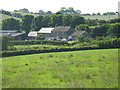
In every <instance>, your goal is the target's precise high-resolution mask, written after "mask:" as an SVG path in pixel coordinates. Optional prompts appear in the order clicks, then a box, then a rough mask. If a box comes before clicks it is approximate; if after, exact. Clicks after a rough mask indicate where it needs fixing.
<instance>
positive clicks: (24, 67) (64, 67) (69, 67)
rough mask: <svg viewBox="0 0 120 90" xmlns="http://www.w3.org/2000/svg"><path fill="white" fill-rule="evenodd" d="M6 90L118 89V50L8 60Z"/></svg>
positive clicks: (5, 63) (4, 77) (4, 73)
mask: <svg viewBox="0 0 120 90" xmlns="http://www.w3.org/2000/svg"><path fill="white" fill-rule="evenodd" d="M2 85H3V88H117V87H118V49H102V50H84V51H72V52H57V53H44V54H32V55H23V56H13V57H6V58H3V59H2Z"/></svg>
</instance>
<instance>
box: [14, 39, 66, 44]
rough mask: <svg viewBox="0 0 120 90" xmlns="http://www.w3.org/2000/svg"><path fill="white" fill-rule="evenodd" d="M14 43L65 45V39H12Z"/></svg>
mask: <svg viewBox="0 0 120 90" xmlns="http://www.w3.org/2000/svg"><path fill="white" fill-rule="evenodd" d="M12 42H13V44H14V45H34V44H52V45H65V44H68V42H67V41H48V40H27V41H25V40H15V41H12Z"/></svg>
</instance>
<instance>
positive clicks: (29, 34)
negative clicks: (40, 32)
mask: <svg viewBox="0 0 120 90" xmlns="http://www.w3.org/2000/svg"><path fill="white" fill-rule="evenodd" d="M28 36H29V37H37V31H31V32H29V33H28Z"/></svg>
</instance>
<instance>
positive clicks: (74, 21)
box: [71, 16, 85, 27]
mask: <svg viewBox="0 0 120 90" xmlns="http://www.w3.org/2000/svg"><path fill="white" fill-rule="evenodd" d="M84 23H85V22H84V18H83V17H80V16H74V17H73V19H72V25H71V26H72V27H75V26H77V25H79V24H84Z"/></svg>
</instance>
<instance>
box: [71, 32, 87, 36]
mask: <svg viewBox="0 0 120 90" xmlns="http://www.w3.org/2000/svg"><path fill="white" fill-rule="evenodd" d="M85 32H86V31H75V32H73V33H72V35H71V36H80V35H83V34H84V33H85Z"/></svg>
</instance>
